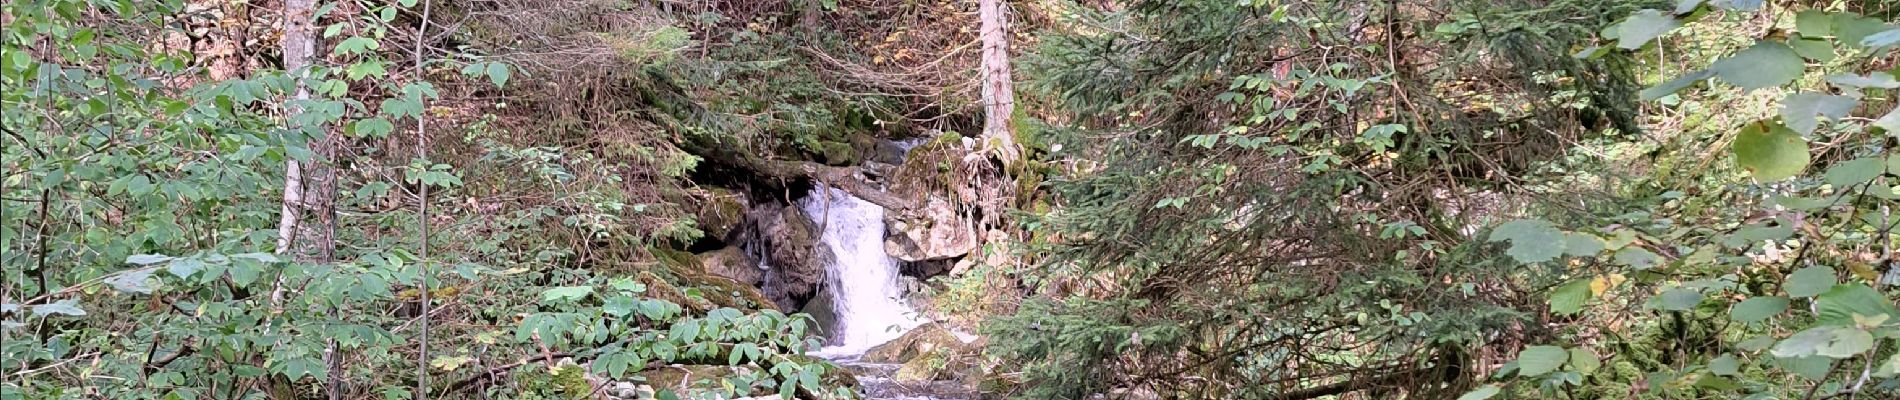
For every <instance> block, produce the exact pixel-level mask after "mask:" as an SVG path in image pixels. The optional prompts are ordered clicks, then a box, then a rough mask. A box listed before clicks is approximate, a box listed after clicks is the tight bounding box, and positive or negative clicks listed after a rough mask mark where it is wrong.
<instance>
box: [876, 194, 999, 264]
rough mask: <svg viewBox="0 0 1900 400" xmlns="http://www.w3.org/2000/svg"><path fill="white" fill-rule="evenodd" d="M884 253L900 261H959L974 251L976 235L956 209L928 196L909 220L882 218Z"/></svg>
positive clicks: (895, 217) (891, 217)
mask: <svg viewBox="0 0 1900 400" xmlns="http://www.w3.org/2000/svg"><path fill="white" fill-rule="evenodd" d="M884 218H885V219H884V224H885V225H884V226H885V227H886V231H887V232H886V235H885V237H884V252H885V253H889V254H890V255H891V257H896V258H897V259H900V260H904V261H930V260H943V259H948V258H952V257H961V256H963V255H964V254H969V253H970V251H971V250H975V249H976V243H977V240H976V232H975V231H974V230H973V229H972V228H971V226H970V224H969V222H968V221H967V220H966V219H965V218H963V216H962V215H959V214H958V213H957V211H956V207H955V206H954V205H952V204H951V203H950V201H948V200H945V199H944V198H942V197H937V196H930V199H929V200H928V201H926V202H925V203H924V206H923V207H922V208H921V209H919V210H916V211H915V212H914V215H912V216H902V215H898V213H891V214H887V215H885V217H884Z"/></svg>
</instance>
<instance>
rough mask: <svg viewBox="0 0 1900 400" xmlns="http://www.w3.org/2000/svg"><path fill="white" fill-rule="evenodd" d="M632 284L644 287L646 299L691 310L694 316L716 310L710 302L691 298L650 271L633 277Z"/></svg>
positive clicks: (700, 298)
mask: <svg viewBox="0 0 1900 400" xmlns="http://www.w3.org/2000/svg"><path fill="white" fill-rule="evenodd" d="M634 282H639V283H640V284H642V285H646V287H647V291H646V296H647V297H652V298H655V299H660V300H666V301H669V302H672V303H673V304H678V305H680V307H683V308H685V309H687V310H691V311H692V313H694V314H700V313H705V312H706V311H710V310H712V309H714V308H718V305H716V304H713V302H712V301H708V300H706V298H704V297H699V296H693V295H691V294H689V293H687V292H686V291H685V290H681V289H680V288H679V287H678V286H674V285H673V283H672V282H668V281H667V280H666V279H661V278H660V277H659V276H658V275H654V274H653V272H651V271H640V274H639V275H638V276H636V277H634Z"/></svg>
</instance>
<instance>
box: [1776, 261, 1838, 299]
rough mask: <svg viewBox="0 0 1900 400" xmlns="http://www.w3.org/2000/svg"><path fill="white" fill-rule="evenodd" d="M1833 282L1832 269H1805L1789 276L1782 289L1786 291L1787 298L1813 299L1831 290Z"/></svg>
mask: <svg viewBox="0 0 1900 400" xmlns="http://www.w3.org/2000/svg"><path fill="white" fill-rule="evenodd" d="M1834 282H1835V280H1834V270H1833V269H1829V268H1826V267H1807V268H1802V269H1800V270H1797V271H1794V273H1793V274H1789V275H1788V281H1787V282H1786V283H1784V284H1783V285H1782V289H1783V290H1786V291H1788V297H1797V298H1799V297H1814V295H1818V294H1821V293H1822V292H1826V291H1828V289H1830V288H1833V287H1834Z"/></svg>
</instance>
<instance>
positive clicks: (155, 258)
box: [125, 254, 172, 265]
mask: <svg viewBox="0 0 1900 400" xmlns="http://www.w3.org/2000/svg"><path fill="white" fill-rule="evenodd" d="M171 260H172V257H171V256H167V255H162V254H139V255H133V256H129V257H126V258H125V263H127V264H134V265H152V264H157V263H162V262H166V261H171Z"/></svg>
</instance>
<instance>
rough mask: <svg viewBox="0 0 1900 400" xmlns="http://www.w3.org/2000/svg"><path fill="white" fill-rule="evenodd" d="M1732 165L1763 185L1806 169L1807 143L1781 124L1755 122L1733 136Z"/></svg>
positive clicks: (1807, 157) (1807, 158)
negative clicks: (1733, 156) (1733, 162)
mask: <svg viewBox="0 0 1900 400" xmlns="http://www.w3.org/2000/svg"><path fill="white" fill-rule="evenodd" d="M1731 149H1732V150H1733V151H1734V152H1735V164H1736V165H1737V166H1739V167H1741V168H1742V169H1743V170H1746V171H1748V172H1749V174H1751V175H1754V177H1755V179H1756V180H1758V181H1762V182H1771V181H1778V180H1782V179H1787V178H1789V177H1792V176H1795V175H1797V174H1800V173H1801V171H1803V170H1806V169H1807V168H1808V161H1809V155H1808V142H1807V140H1804V139H1802V138H1801V135H1800V134H1797V133H1795V132H1794V131H1792V130H1788V128H1786V127H1783V126H1781V125H1780V124H1771V123H1767V122H1756V123H1751V124H1748V125H1747V126H1745V127H1743V128H1742V130H1741V132H1738V133H1736V136H1735V143H1734V144H1733V145H1732V146H1731Z"/></svg>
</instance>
